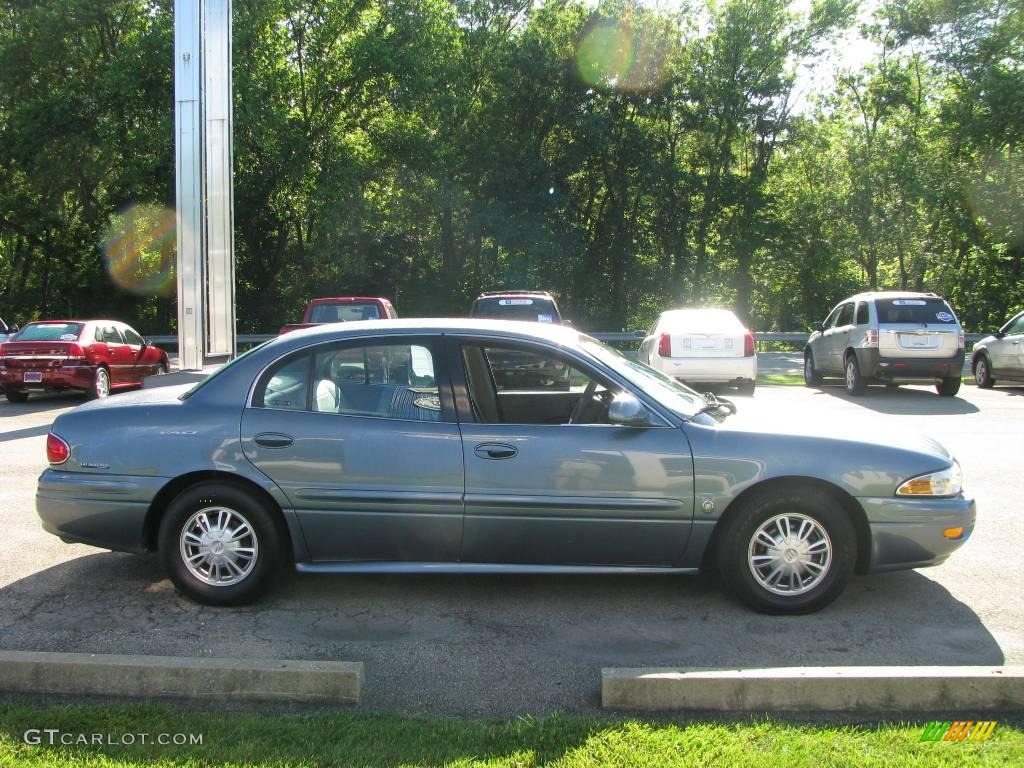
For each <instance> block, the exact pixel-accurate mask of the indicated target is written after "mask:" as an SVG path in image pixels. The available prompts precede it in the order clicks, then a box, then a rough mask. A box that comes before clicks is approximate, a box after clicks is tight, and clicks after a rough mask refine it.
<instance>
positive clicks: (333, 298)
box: [309, 296, 387, 304]
mask: <svg viewBox="0 0 1024 768" xmlns="http://www.w3.org/2000/svg"><path fill="white" fill-rule="evenodd" d="M328 301H340V302H342V303H345V302H350V301H387V299H385V298H384V297H383V296H323V297H320V298H318V299H310V301H309V303H310V304H324V303H326V302H328Z"/></svg>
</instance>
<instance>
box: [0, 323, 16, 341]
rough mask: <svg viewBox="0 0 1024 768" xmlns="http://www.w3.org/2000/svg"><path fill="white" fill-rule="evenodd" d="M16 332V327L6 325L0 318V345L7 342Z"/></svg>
mask: <svg viewBox="0 0 1024 768" xmlns="http://www.w3.org/2000/svg"><path fill="white" fill-rule="evenodd" d="M17 332H18V326H17V325H8V324H7V323H5V322H4V319H3V318H2V317H0V343H2V342H5V341H7V340H8V339H9V338H10V337H11V336H13V335H14V334H16V333H17Z"/></svg>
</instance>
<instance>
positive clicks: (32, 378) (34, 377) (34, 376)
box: [22, 371, 43, 384]
mask: <svg viewBox="0 0 1024 768" xmlns="http://www.w3.org/2000/svg"><path fill="white" fill-rule="evenodd" d="M22 381H24V382H25V383H26V384H42V383H43V373H42V371H25V375H24V376H23V377H22Z"/></svg>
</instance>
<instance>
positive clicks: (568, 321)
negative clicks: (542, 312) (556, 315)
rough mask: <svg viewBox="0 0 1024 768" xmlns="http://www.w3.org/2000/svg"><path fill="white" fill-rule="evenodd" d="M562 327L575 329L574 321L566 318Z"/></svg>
mask: <svg viewBox="0 0 1024 768" xmlns="http://www.w3.org/2000/svg"><path fill="white" fill-rule="evenodd" d="M562 325H565V326H568V327H569V328H572V327H573V324H572V320H566V319H565V318H564V317H563V318H562Z"/></svg>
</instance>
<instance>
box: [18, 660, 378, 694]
mask: <svg viewBox="0 0 1024 768" xmlns="http://www.w3.org/2000/svg"><path fill="white" fill-rule="evenodd" d="M362 686H363V664H362V662H347V661H293V660H282V659H245V660H242V659H218V658H208V659H204V658H194V659H193V658H184V657H177V656H118V655H107V654H89V653H41V652H34V651H0V691H3V692H5V693H64V694H77V695H102V696H139V697H145V698H151V697H168V698H185V699H202V700H215V699H230V700H232V701H238V700H253V701H296V702H322V703H327V702H329V703H336V704H358V703H359V697H360V694H361V693H362Z"/></svg>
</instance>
